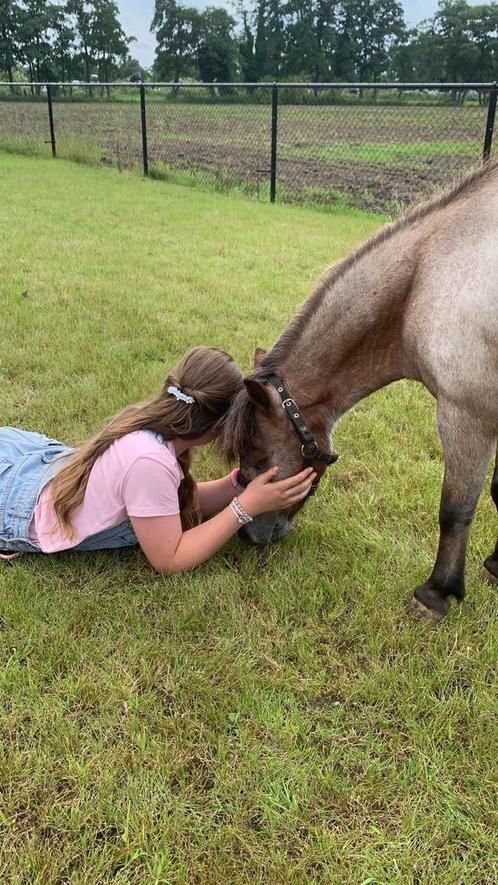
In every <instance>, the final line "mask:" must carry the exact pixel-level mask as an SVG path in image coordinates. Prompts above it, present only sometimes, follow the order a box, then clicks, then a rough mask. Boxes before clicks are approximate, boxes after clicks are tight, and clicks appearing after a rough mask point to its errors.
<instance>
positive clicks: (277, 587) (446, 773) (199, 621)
mask: <svg viewBox="0 0 498 885" xmlns="http://www.w3.org/2000/svg"><path fill="white" fill-rule="evenodd" d="M0 218H1V224H2V237H1V239H0V255H1V258H2V262H1V266H2V274H1V275H0V303H1V306H2V311H1V323H2V334H1V337H0V406H1V416H2V423H3V424H12V425H17V426H23V427H25V428H27V429H38V430H43V431H46V432H48V433H50V434H53V435H55V436H56V437H59V438H62V439H63V440H65V441H68V442H69V441H76V440H77V439H79V438H81V437H84V436H86V435H89V434H91V433H92V432H94V431H95V430H96V429H97V428H98V427H99V425H100V424H101V422H102V421H104V420H105V418H106V417H107V416H109V415H111V414H112V413H114V412H115V411H117V410H118V409H119V408H121V407H122V406H123V405H124V404H127V403H129V402H133V401H136V400H139V399H142V398H145V397H146V396H148V395H149V394H151V393H152V392H154V391H156V390H157V389H158V387H159V385H160V384H161V381H162V379H163V376H164V375H165V374H166V372H167V368H168V366H169V365H170V364H171V363H172V362H174V361H175V360H176V359H177V358H178V357H179V356H180V355H181V354H182V353H183V352H184V351H185V350H186V349H187V348H188V347H189V346H191V345H194V344H198V343H212V344H215V345H220V346H223V347H226V348H228V349H229V350H230V351H231V352H232V353H233V354H234V356H235V357H236V358H237V360H239V362H240V363H241V365H242V367H243V369H244V370H249V369H250V367H251V357H252V352H253V349H254V346H255V345H257V344H259V345H263V346H264V345H266V346H269V345H271V343H272V342H273V341H274V340H275V338H276V337H277V335H278V333H279V332H280V330H281V328H282V323H283V319H282V318H283V317H290V316H291V314H292V313H293V311H294V308H295V307H296V305H297V304H298V303H299V302H300V301H301V300H302V299H303V298H304V297H305V296H306V294H307V293H308V292H309V291H310V289H311V286H312V283H313V280H314V279H315V278H316V277H317V276H318V275H319V274H320V273H321V271H322V270H323V269H324V267H325V266H326V265H328V264H329V263H331V262H333V261H335V260H336V259H338V258H339V257H340V256H342V255H344V254H345V253H346V252H347V251H348V250H350V249H351V248H352V247H353V246H354V245H355V244H356V243H358V242H360V241H361V240H362V239H364V238H365V237H366V236H368V235H369V234H371V233H372V232H373V231H374V230H375V229H376V228H377V227H378V225H379V223H380V219H378V218H376V217H374V216H369V215H366V214H364V213H361V212H354V211H350V212H346V211H344V212H339V211H337V212H336V213H330V214H328V215H323V214H320V213H316V212H313V211H311V210H307V209H303V208H301V207H286V206H279V205H277V206H273V207H272V206H265V205H261V206H260V205H256V204H254V203H251V202H249V201H246V200H243V199H232V198H231V199H229V198H227V197H225V196H222V195H219V194H214V193H198V192H196V191H195V190H193V189H187V188H182V187H178V186H173V185H165V184H160V183H157V182H154V181H146V180H143V179H140V178H138V177H137V176H131V175H126V174H122V175H119V174H118V173H117V172H114V171H109V170H97V169H92V168H88V167H85V166H79V167H77V166H75V165H74V164H69V163H65V162H63V161H60V162H58V163H53V162H52V161H49V160H40V159H33V158H25V157H14V156H5V155H0ZM433 416H434V406H433V402H432V400H431V399H430V397H429V396H428V394H426V392H425V391H423V390H422V389H420V388H419V387H418V386H416V385H414V384H408V383H406V384H404V383H400V384H397V385H394V386H393V387H392V388H389V389H387V390H386V391H383V392H381V393H379V394H376V395H375V396H373V397H371V398H370V399H369V400H367V401H366V402H365V403H363V404H361V405H360V406H359V407H358V408H357V409H356V410H355V411H354V412H352V413H351V414H350V415H348V416H346V417H345V418H344V420H343V421H342V423H341V425H340V427H339V429H338V431H337V433H336V435H335V444H336V447H337V449H338V451H339V453H340V456H341V457H340V460H339V462H338V464H337V465H336V466H335V467H334V468H333V469H331V470H330V471H329V472H328V474H327V477H326V479H325V480H324V481H323V482H322V484H321V486H320V492H319V494H318V495H317V497H316V499H313V500H312V501H311V502H310V503H309V504H308V505H307V506H306V508H305V510H304V511H303V513H302V514H301V515H300V517H299V520H298V526H297V528H296V531H295V532H294V533H293V534H292V535H291V536H289V537H288V538H286V539H285V540H284V541H283V542H281V543H280V544H279V545H275V546H273V547H271V548H267V549H265V550H262V551H258V550H254V549H252V548H249V547H247V546H245V545H244V544H243V543H242V542H241V541H239V539H238V538H235V539H233V541H232V542H230V543H229V544H228V545H227V547H226V548H225V549H224V550H223V551H222V552H221V553H220V554H219V555H217V556H215V557H214V558H213V559H212V560H211V561H210V562H208V563H206V564H205V565H204V566H202V567H200V568H199V569H197V570H196V571H195V572H192V573H190V574H185V575H176V576H174V577H166V576H159V575H156V574H154V573H153V572H152V571H151V569H150V568H149V566H148V564H147V562H146V560H145V559H144V557H143V556H142V555H141V554H139V553H138V552H135V551H126V552H122V553H121V554H117V553H114V554H113V553H110V554H106V553H103V552H102V553H98V554H79V555H78V554H69V553H68V554H61V555H58V556H53V557H25V558H23V559H21V560H19V561H18V562H17V563H15V564H13V565H9V566H6V567H4V568H2V569H1V571H0V586H1V593H0V659H1V667H0V735H1V743H0V752H1V762H0V782H1V798H0V880H1V881H3V882H8V883H29V885H33V883H36V885H46V883H66V882H68V883H81V885H83V883H88V882H91V883H92V885H93V883H95V885H98V883H110V882H113V883H114V882H116V883H133V885H135V883H136V885H144V883H145V885H148V883H151V885H152V883H175V885H176V883H185V885H190V883H202V885H218V883H220V882H226V883H230V885H232V883H234V885H235V883H236V885H246V883H248V882H250V883H253V882H254V883H268V885H275V883H292V885H294V883H299V885H300V883H303V885H304V883H306V885H310V883H332V885H336V883H337V885H342V883H344V885H351V883H354V885H381V883H382V885H384V883H386V885H387V883H389V885H392V883H396V885H429V883H431V885H442V883H443V885H455V883H459V885H483V883H494V882H496V881H497V879H498V866H497V849H498V839H497V831H498V829H497V828H498V820H497V783H498V754H497V738H496V726H497V699H498V698H497V680H496V656H497V650H498V638H497V620H498V619H497V611H498V602H497V597H496V591H495V590H493V589H491V588H490V587H489V586H487V585H486V584H484V583H483V582H482V581H481V580H480V578H479V565H480V563H481V561H482V560H483V558H484V556H485V555H486V554H487V553H489V552H490V550H491V548H492V545H493V544H494V540H495V534H496V524H497V521H496V515H495V512H494V509H493V508H492V505H491V503H490V500H489V496H488V495H487V494H486V495H485V496H484V497H483V500H482V501H481V502H480V505H479V508H478V513H477V518H476V522H475V524H474V527H473V530H472V539H471V543H470V551H469V558H468V597H467V599H466V601H465V603H464V604H463V606H461V607H458V608H457V607H456V606H454V607H452V609H451V611H450V614H449V616H448V618H447V619H446V621H445V622H444V623H443V624H442V625H441V626H440V627H439V628H438V629H436V630H431V629H428V628H427V627H425V626H423V625H420V624H418V623H415V622H413V621H412V620H410V618H409V617H408V616H407V615H406V613H405V606H406V604H407V602H408V600H409V598H410V595H411V591H412V590H413V588H414V586H415V585H416V584H417V583H418V582H420V581H421V580H423V579H424V578H425V577H426V575H427V573H428V570H429V569H430V566H431V564H432V560H433V554H434V549H435V545H436V540H437V527H436V516H437V510H438V499H439V490H440V483H441V476H442V464H441V459H440V447H439V442H438V439H437V435H436V431H435V427H434V417H433ZM225 469H226V468H225V467H224V466H223V465H222V464H221V462H220V460H219V457H218V455H217V453H216V451H211V452H204V453H202V454H201V455H200V457H199V458H198V459H197V461H196V473H197V475H198V476H199V477H200V478H209V477H215V476H218V475H220V473H221V472H222V471H223V470H225Z"/></svg>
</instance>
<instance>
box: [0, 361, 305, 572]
mask: <svg viewBox="0 0 498 885" xmlns="http://www.w3.org/2000/svg"><path fill="white" fill-rule="evenodd" d="M241 383H242V376H241V374H240V371H239V369H238V368H237V366H236V365H235V363H234V362H233V360H232V358H231V357H230V356H229V355H228V354H226V353H225V352H224V351H222V350H218V349H216V348H212V347H196V348H194V349H193V350H191V351H190V352H189V353H187V355H186V356H185V357H184V359H183V360H181V362H180V363H178V365H177V366H176V367H175V368H174V369H173V371H172V372H170V374H169V375H168V377H167V378H166V382H165V384H164V388H163V390H162V392H161V393H160V394H159V396H157V397H155V398H154V399H151V400H149V401H147V402H145V403H140V404H138V405H133V406H129V407H128V408H125V409H123V411H121V412H119V413H118V414H117V415H116V416H115V417H114V418H113V419H112V420H111V421H110V422H109V424H108V425H107V426H106V427H104V429H103V430H102V431H101V432H100V433H98V434H97V436H95V437H93V439H91V440H89V441H88V442H86V443H84V444H83V445H82V446H80V447H79V448H77V449H74V450H72V449H69V448H68V447H67V446H65V445H64V444H63V443H60V442H57V440H54V439H50V438H49V437H46V436H42V435H41V434H39V433H31V432H27V431H24V430H15V429H14V428H11V427H4V428H0V557H1V558H2V559H9V558H14V557H15V556H16V555H19V553H21V552H27V553H40V552H43V553H56V552H57V551H60V550H68V549H71V550H99V549H110V548H116V547H128V546H131V545H134V544H137V543H138V544H140V547H141V548H142V550H143V551H144V553H145V555H146V557H147V559H148V560H149V562H150V564H151V565H152V567H153V568H154V569H156V570H157V571H159V572H177V571H184V570H185V569H189V568H193V567H194V566H196V565H199V563H201V562H204V561H205V560H206V559H208V558H209V557H210V556H212V555H213V553H216V551H217V550H219V549H220V547H221V546H222V545H223V544H224V543H225V542H226V541H228V539H229V538H230V537H231V536H232V535H234V534H235V532H236V531H238V529H239V528H240V526H241V525H244V524H245V523H246V522H248V521H250V520H251V519H252V518H253V517H254V516H257V515H258V514H260V513H265V512H267V511H273V510H279V509H283V508H286V507H289V506H290V505H291V504H294V503H296V502H297V501H300V500H301V499H302V498H304V497H305V496H306V495H307V494H308V491H309V488H310V485H311V482H312V480H313V478H314V473H313V472H312V470H311V469H308V470H303V471H302V472H301V473H298V474H296V475H295V476H291V477H289V478H288V479H285V480H280V481H275V477H276V474H277V472H278V467H274V468H272V469H271V470H268V471H267V472H266V473H264V474H262V475H261V476H259V477H257V479H254V480H253V481H252V482H250V483H249V484H248V485H247V487H246V488H244V489H243V488H242V487H240V486H239V485H238V483H237V478H238V471H237V470H234V471H232V473H230V474H228V476H224V477H222V478H221V479H217V480H214V481H212V482H204V483H198V484H196V483H195V481H194V479H193V477H192V476H191V473H190V462H191V449H192V448H193V447H194V446H202V445H206V444H207V443H209V442H211V441H212V440H213V439H214V438H215V437H216V435H217V428H218V426H219V423H220V420H221V419H222V418H223V416H224V414H225V413H226V411H227V409H228V408H229V406H230V403H231V401H232V399H233V397H234V395H235V394H236V392H237V390H238V389H239V388H240V385H241ZM214 514H216V515H214ZM202 520H205V521H204V522H202Z"/></svg>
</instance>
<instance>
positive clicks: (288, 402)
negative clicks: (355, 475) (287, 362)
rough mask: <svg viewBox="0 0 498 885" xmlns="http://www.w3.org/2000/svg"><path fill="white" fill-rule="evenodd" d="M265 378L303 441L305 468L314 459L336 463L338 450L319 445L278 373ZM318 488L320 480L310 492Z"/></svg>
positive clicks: (312, 492) (302, 453) (328, 463)
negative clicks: (332, 450)
mask: <svg viewBox="0 0 498 885" xmlns="http://www.w3.org/2000/svg"><path fill="white" fill-rule="evenodd" d="M265 380H266V381H268V383H269V384H271V385H272V387H274V388H275V390H276V391H277V393H278V395H279V397H280V399H281V400H282V407H283V409H284V411H285V413H286V415H287V417H288V418H289V420H290V422H291V423H292V425H293V427H294V430H295V431H296V433H297V435H298V437H299V439H300V441H301V455H302V456H303V468H306V467H311V466H312V464H313V461H323V462H324V463H325V464H326V465H327V467H328V466H329V465H330V464H334V463H335V462H336V461H337V459H338V457H339V456H338V454H337V452H326V451H325V449H322V448H321V447H320V446H319V445H318V443H317V441H316V439H315V437H314V436H313V434H312V432H311V430H310V429H309V427H308V425H307V424H306V421H305V420H304V418H303V416H302V415H301V412H300V409H299V406H298V404H297V403H296V401H295V399H293V397H292V396H291V395H290V393H289V391H288V390H287V388H286V387H284V385H283V383H282V381H281V380H280V378H279V377H278V375H274V374H270V375H266V376H265ZM317 488H318V481H316V482H314V483H312V486H311V489H310V492H309V494H310V495H314V494H315V492H316V490H317Z"/></svg>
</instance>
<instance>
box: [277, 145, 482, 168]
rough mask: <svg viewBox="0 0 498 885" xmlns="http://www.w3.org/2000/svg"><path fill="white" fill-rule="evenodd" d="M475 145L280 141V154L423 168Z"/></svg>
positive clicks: (474, 151)
mask: <svg viewBox="0 0 498 885" xmlns="http://www.w3.org/2000/svg"><path fill="white" fill-rule="evenodd" d="M479 147H480V146H479V145H476V144H471V143H466V142H463V141H462V142H459V141H424V142H413V141H410V142H406V143H403V142H396V143H392V142H386V143H384V144H382V143H379V142H366V143H364V144H361V145H350V144H341V143H337V144H333V145H330V146H328V147H324V148H320V147H316V148H313V147H311V148H296V147H293V146H292V145H285V144H282V145H281V150H282V153H283V154H284V156H286V157H291V156H293V157H294V156H296V157H307V158H311V157H316V158H317V159H319V160H323V161H325V162H329V163H337V162H348V163H381V164H382V165H384V166H386V167H389V168H395V169H413V170H420V169H425V168H427V165H428V164H430V163H431V162H432V161H433V159H434V157H474V158H476V157H477V156H478V155H479Z"/></svg>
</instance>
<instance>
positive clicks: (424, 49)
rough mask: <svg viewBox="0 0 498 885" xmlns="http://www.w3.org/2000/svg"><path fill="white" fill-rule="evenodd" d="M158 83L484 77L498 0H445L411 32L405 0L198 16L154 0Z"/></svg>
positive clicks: (306, 0) (293, 0) (495, 46)
mask: <svg viewBox="0 0 498 885" xmlns="http://www.w3.org/2000/svg"><path fill="white" fill-rule="evenodd" d="M152 28H153V30H154V31H155V33H156V38H157V52H156V61H155V66H154V67H155V73H156V75H157V77H158V78H159V79H163V78H164V79H168V80H169V79H171V80H179V79H180V78H182V77H192V78H200V79H202V80H206V81H208V80H209V81H219V82H221V81H223V80H225V81H230V80H242V81H246V82H259V81H265V80H280V81H285V80H296V81H313V82H334V81H336V82H337V81H359V82H378V81H381V80H393V81H404V82H408V81H412V82H414V81H416V82H427V81H429V80H435V81H446V82H448V81H453V82H464V81H474V82H475V81H485V80H494V79H496V78H498V3H497V2H495V0H492V2H490V3H482V4H480V5H478V6H471V5H469V4H468V3H467V2H466V0H440V2H439V5H438V9H437V11H436V13H435V15H433V16H432V17H431V18H428V19H426V20H424V21H423V22H421V23H420V24H419V25H418V26H417V27H416V28H408V27H407V25H406V22H405V18H404V13H403V8H402V6H401V3H400V2H398V0H253V2H252V5H251V4H250V0H239V2H238V6H237V13H236V18H235V17H233V16H231V15H229V13H228V12H227V11H226V10H225V9H223V8H210V9H207V10H206V11H205V12H199V11H198V10H197V9H194V8H192V7H187V6H182V5H180V4H179V3H178V2H177V0H156V6H155V15H154V19H153V22H152Z"/></svg>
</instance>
